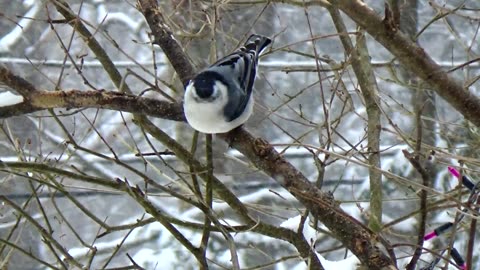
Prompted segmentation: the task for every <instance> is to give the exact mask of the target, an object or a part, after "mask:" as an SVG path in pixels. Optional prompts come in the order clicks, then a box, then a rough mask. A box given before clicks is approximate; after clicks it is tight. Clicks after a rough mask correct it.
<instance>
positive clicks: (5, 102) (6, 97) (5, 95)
mask: <svg viewBox="0 0 480 270" xmlns="http://www.w3.org/2000/svg"><path fill="white" fill-rule="evenodd" d="M22 102H23V97H22V96H19V95H15V94H13V93H12V92H10V91H6V92H2V93H0V107H5V106H11V105H15V104H18V103H22Z"/></svg>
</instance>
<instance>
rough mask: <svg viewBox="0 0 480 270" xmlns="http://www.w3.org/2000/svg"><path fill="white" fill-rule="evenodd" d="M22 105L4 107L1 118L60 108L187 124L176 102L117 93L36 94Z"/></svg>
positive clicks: (78, 91) (57, 92)
mask: <svg viewBox="0 0 480 270" xmlns="http://www.w3.org/2000/svg"><path fill="white" fill-rule="evenodd" d="M15 90H17V89H15ZM24 97H25V101H24V102H22V103H19V104H15V105H10V106H4V107H0V118H6V117H11V116H15V115H23V114H27V113H32V112H36V111H41V110H46V109H56V108H66V109H67V110H68V109H77V108H100V109H109V110H116V111H122V112H129V113H138V114H145V115H149V116H154V117H159V118H163V119H167V120H173V121H185V116H184V115H183V108H182V106H181V104H179V103H173V102H168V101H163V100H157V99H153V98H144V97H138V96H133V95H127V94H123V93H119V92H113V91H94V90H92V91H81V90H66V91H35V92H32V94H30V95H29V96H24Z"/></svg>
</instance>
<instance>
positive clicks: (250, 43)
mask: <svg viewBox="0 0 480 270" xmlns="http://www.w3.org/2000/svg"><path fill="white" fill-rule="evenodd" d="M270 43H272V40H271V39H270V38H268V37H265V36H261V35H256V34H253V35H251V36H250V37H249V38H248V39H247V41H246V42H245V45H243V46H244V48H245V50H246V51H247V52H251V51H254V52H255V54H256V56H257V57H258V55H260V53H261V52H262V51H263V50H264V49H265V48H266V47H267V46H268V45H269V44H270Z"/></svg>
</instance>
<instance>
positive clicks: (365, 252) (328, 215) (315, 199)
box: [138, 0, 395, 269]
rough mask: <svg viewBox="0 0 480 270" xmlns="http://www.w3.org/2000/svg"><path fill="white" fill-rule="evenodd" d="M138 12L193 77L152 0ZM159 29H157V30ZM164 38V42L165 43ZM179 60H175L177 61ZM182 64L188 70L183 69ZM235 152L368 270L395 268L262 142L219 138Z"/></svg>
mask: <svg viewBox="0 0 480 270" xmlns="http://www.w3.org/2000/svg"><path fill="white" fill-rule="evenodd" d="M138 3H139V4H138V5H139V7H140V9H141V12H142V13H143V14H144V15H145V18H146V20H147V22H148V24H149V25H150V27H152V28H154V29H152V33H153V34H155V33H159V36H156V37H155V40H157V41H158V44H159V45H160V47H161V48H162V49H163V51H164V53H165V54H166V55H167V57H168V58H169V60H170V62H171V63H172V66H173V67H174V68H175V69H176V67H179V68H180V70H177V72H178V74H179V76H180V79H181V80H182V81H183V82H184V83H186V81H187V80H188V79H189V78H191V77H192V76H193V70H194V69H193V67H192V66H191V64H190V63H189V62H188V61H186V59H187V58H186V56H185V55H184V54H183V50H182V49H181V47H180V45H179V44H178V43H177V42H176V41H175V39H174V37H173V36H172V35H171V34H165V31H166V30H165V29H166V27H167V26H165V25H164V24H163V23H162V19H161V15H160V14H159V9H158V6H157V1H155V0H139V1H138ZM157 28H161V29H157ZM162 29H163V30H162ZM165 39H166V40H165ZM177 57H179V58H177ZM186 65H188V66H189V67H188V68H187V67H186ZM219 137H220V138H222V139H224V140H225V141H227V142H229V143H230V144H231V146H232V147H234V148H236V149H237V150H239V151H240V152H241V153H242V154H244V155H245V156H246V157H247V158H248V159H250V160H251V161H252V163H253V164H255V165H256V166H257V167H258V168H260V169H262V170H263V171H265V172H266V173H267V174H268V175H270V176H271V177H272V178H273V179H275V180H276V181H277V182H279V183H280V184H281V185H282V186H283V187H285V188H286V189H287V190H288V191H289V192H291V193H292V194H293V195H294V196H295V197H296V198H297V199H298V200H299V201H300V202H302V203H303V204H304V205H305V207H307V209H308V210H309V211H310V212H312V213H313V214H315V215H317V216H318V217H319V220H320V221H321V222H323V223H324V224H325V225H326V226H327V227H328V228H329V229H330V230H331V232H332V234H333V235H335V237H336V238H337V239H340V240H341V241H342V243H344V244H345V245H346V246H347V248H349V249H350V250H351V251H352V252H353V253H354V254H355V255H356V256H357V257H358V258H359V259H360V261H362V263H364V264H365V265H367V266H368V267H369V269H395V267H394V266H393V264H392V261H391V260H390V259H389V258H388V257H387V256H385V254H383V253H382V252H381V251H380V250H379V249H378V248H377V247H376V246H375V245H376V243H378V242H377V241H378V236H377V235H375V234H374V233H373V232H371V231H370V230H368V228H366V227H365V226H363V225H362V224H361V223H360V222H358V221H356V220H355V219H354V218H352V217H350V216H349V215H348V214H346V213H345V212H343V211H342V210H341V209H340V208H339V207H338V206H336V205H335V202H334V200H333V198H331V196H328V195H327V194H326V193H323V192H322V191H320V190H319V189H318V188H317V187H316V186H315V185H313V183H311V182H309V181H308V179H307V178H305V176H303V175H302V174H301V173H300V172H299V171H298V170H297V169H296V168H295V167H294V166H293V165H291V164H290V163H289V162H288V161H286V160H285V159H284V158H283V157H282V156H281V155H280V154H279V153H278V152H277V151H275V149H274V148H273V147H272V146H271V145H270V144H269V143H268V142H266V141H265V140H263V139H261V138H255V137H253V136H252V135H251V134H249V133H248V132H247V131H245V130H244V129H242V128H239V129H236V130H233V131H231V132H230V133H228V134H222V135H220V136H219Z"/></svg>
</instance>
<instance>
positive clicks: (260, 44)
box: [211, 35, 271, 121]
mask: <svg viewBox="0 0 480 270" xmlns="http://www.w3.org/2000/svg"><path fill="white" fill-rule="evenodd" d="M270 43H271V40H270V39H269V38H267V37H263V36H259V35H251V36H250V37H249V38H248V39H247V41H246V42H245V45H244V46H243V47H241V48H240V49H238V50H237V51H235V52H233V53H232V54H230V55H227V56H225V57H224V58H222V59H220V60H219V61H217V62H216V63H214V64H213V65H212V66H211V68H213V69H222V71H223V73H227V74H230V75H231V78H233V79H234V81H232V83H234V84H237V85H236V86H237V87H239V88H240V89H238V90H239V91H241V92H232V93H229V94H230V95H232V96H230V97H229V100H230V104H227V106H226V110H227V111H226V114H227V115H228V116H229V117H228V118H229V120H230V121H231V120H233V119H235V118H237V117H238V116H239V115H240V114H241V113H242V112H243V111H244V109H245V107H246V106H247V103H248V101H249V99H250V96H251V94H252V91H253V83H254V82H255V76H256V73H257V64H258V56H259V55H260V53H261V52H262V50H263V49H265V47H266V46H268V45H269V44H270Z"/></svg>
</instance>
